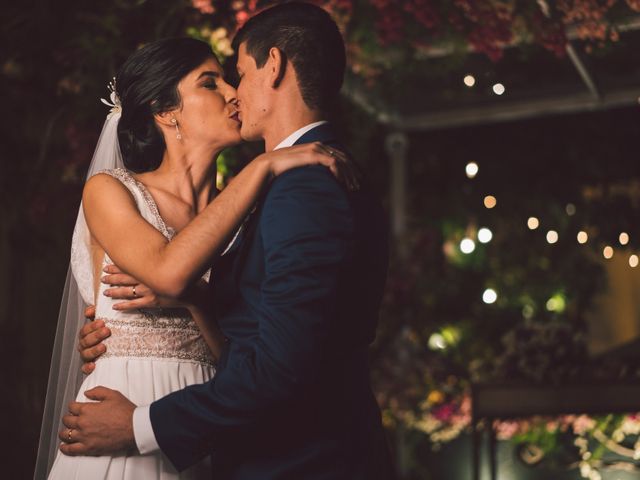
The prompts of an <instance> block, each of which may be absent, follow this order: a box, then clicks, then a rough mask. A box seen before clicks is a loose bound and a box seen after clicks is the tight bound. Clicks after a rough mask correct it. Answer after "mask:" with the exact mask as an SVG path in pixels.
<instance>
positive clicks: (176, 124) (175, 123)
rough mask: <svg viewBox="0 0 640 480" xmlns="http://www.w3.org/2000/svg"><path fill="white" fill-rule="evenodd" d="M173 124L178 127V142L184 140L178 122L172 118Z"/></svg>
mask: <svg viewBox="0 0 640 480" xmlns="http://www.w3.org/2000/svg"><path fill="white" fill-rule="evenodd" d="M171 123H173V124H174V125H175V126H176V138H177V139H178V140H182V134H181V133H180V129H179V128H178V121H177V120H176V119H175V118H172V119H171Z"/></svg>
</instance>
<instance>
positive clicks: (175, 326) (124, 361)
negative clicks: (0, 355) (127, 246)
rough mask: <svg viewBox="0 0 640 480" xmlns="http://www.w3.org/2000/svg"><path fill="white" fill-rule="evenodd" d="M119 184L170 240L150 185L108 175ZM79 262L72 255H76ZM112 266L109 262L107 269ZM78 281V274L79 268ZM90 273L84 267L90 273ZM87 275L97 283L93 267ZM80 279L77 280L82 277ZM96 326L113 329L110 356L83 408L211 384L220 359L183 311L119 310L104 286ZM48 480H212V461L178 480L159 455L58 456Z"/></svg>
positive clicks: (143, 400)
mask: <svg viewBox="0 0 640 480" xmlns="http://www.w3.org/2000/svg"><path fill="white" fill-rule="evenodd" d="M105 173H108V174H110V175H112V176H113V177H115V178H117V179H118V180H120V181H121V182H122V183H123V184H124V185H125V186H126V187H127V188H128V189H129V191H130V192H131V193H132V195H133V196H134V198H135V200H136V203H137V205H138V208H139V210H140V213H141V214H142V216H143V217H144V218H145V219H146V220H147V221H148V222H149V223H151V224H152V225H153V226H154V227H156V228H157V229H158V230H159V231H161V232H162V233H163V234H164V235H165V236H166V237H167V239H169V240H170V239H171V237H172V236H173V234H174V232H173V231H172V230H171V229H169V228H167V226H166V225H165V223H164V221H163V220H162V218H161V217H160V215H159V213H158V209H157V206H156V204H155V203H154V201H153V198H152V197H151V195H150V194H149V192H148V191H147V190H146V189H145V187H144V185H142V184H141V183H140V182H138V181H137V180H135V179H134V178H133V177H132V176H131V175H130V174H129V173H128V172H127V171H126V170H122V169H116V170H110V171H105ZM72 257H73V252H72ZM111 263H113V262H112V261H111V259H109V257H108V256H107V255H105V258H104V261H103V266H104V265H108V264H111ZM75 267H76V268H75V269H74V274H76V270H78V268H77V265H76V266H75ZM83 268H84V266H83ZM86 268H87V269H88V270H85V273H87V276H88V277H92V271H93V270H92V266H91V265H87V266H86ZM76 277H78V275H77V274H76ZM100 285H101V286H100V290H99V292H98V295H97V302H96V303H97V304H96V318H100V319H103V320H104V321H105V324H106V325H107V326H108V327H109V328H110V329H111V337H109V339H107V340H106V341H105V342H104V343H105V345H106V347H107V353H106V354H104V355H103V356H102V357H100V358H99V359H98V360H97V361H96V368H95V370H94V371H93V373H91V374H90V375H89V376H87V377H86V378H85V380H84V382H83V383H82V386H81V387H80V390H79V392H78V395H77V397H76V400H77V401H79V402H87V401H89V400H88V399H87V398H86V397H85V396H84V392H85V391H86V390H89V389H91V388H93V387H96V386H98V385H102V386H105V387H108V388H111V389H114V390H118V391H120V392H122V393H123V394H124V395H125V396H126V397H127V398H129V400H131V401H132V402H133V403H135V404H136V405H149V404H150V403H152V402H153V401H155V400H158V399H159V398H161V397H163V396H165V395H167V394H169V393H171V392H175V391H176V390H180V389H182V388H184V387H186V386H188V385H192V384H196V383H204V382H206V381H208V380H210V379H211V378H213V376H214V375H215V367H214V359H213V357H212V356H211V353H210V352H209V349H208V348H207V345H206V343H205V342H204V340H203V338H202V336H201V335H200V332H199V330H198V328H197V326H196V325H195V322H194V321H193V319H192V318H191V317H190V315H189V312H188V311H187V310H184V309H151V310H148V309H145V310H135V311H130V312H119V311H117V310H113V308H112V306H113V304H114V303H116V302H115V301H113V300H112V299H111V298H109V297H106V296H104V295H103V294H102V293H103V291H104V290H105V289H106V288H108V285H104V284H100ZM48 478H49V480H98V479H104V480H154V479H155V480H175V479H185V480H186V479H189V480H203V479H210V478H211V470H210V464H209V460H208V459H205V460H204V461H202V462H201V463H199V464H197V465H194V466H193V467H191V468H189V469H187V470H185V471H183V472H181V473H178V472H177V471H176V470H175V469H174V468H173V466H172V465H171V463H170V462H169V460H168V459H167V458H166V457H165V456H164V455H163V454H162V453H161V452H157V453H154V454H149V455H139V454H132V453H131V452H128V453H126V452H123V453H121V454H116V455H112V456H102V457H70V456H67V455H64V454H62V453H61V452H58V454H57V456H56V459H55V462H54V463H53V466H52V468H51V471H50V473H49V477H48Z"/></svg>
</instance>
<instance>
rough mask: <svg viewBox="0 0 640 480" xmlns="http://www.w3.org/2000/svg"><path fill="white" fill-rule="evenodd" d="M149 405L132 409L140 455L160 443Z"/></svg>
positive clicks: (299, 133)
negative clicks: (154, 428)
mask: <svg viewBox="0 0 640 480" xmlns="http://www.w3.org/2000/svg"><path fill="white" fill-rule="evenodd" d="M325 123H327V121H326V120H322V121H320V122H314V123H310V124H309V125H306V126H304V127H302V128H300V129H298V130H296V131H295V132H293V133H292V134H291V135H289V136H288V137H287V138H285V139H284V140H282V141H281V142H280V143H279V144H278V145H276V147H275V148H274V150H278V149H280V148H285V147H290V146H292V145H293V144H294V143H296V142H297V141H298V140H299V139H300V138H301V137H302V136H303V135H304V134H305V133H307V132H308V131H310V130H313V129H314V128H316V127H319V126H320V125H323V124H325ZM232 243H233V242H232ZM149 407H150V406H149V405H145V406H142V407H136V409H135V410H134V411H133V435H134V437H135V440H136V445H137V446H138V451H139V452H140V453H141V454H142V455H146V454H149V453H153V452H157V451H158V450H160V445H158V441H157V440H156V435H155V433H153V426H152V424H151V417H150V415H149V410H150V408H149Z"/></svg>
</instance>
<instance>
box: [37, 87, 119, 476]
mask: <svg viewBox="0 0 640 480" xmlns="http://www.w3.org/2000/svg"><path fill="white" fill-rule="evenodd" d="M109 89H110V91H111V96H110V100H111V101H110V102H109V101H107V100H105V99H101V100H102V102H103V103H104V104H106V105H108V106H110V107H112V108H111V111H110V113H109V115H108V116H107V119H106V120H105V122H104V126H103V127H102V132H101V134H100V138H99V139H98V144H97V146H96V149H95V152H94V154H93V158H92V160H91V165H90V166H89V171H88V173H87V179H89V178H90V177H91V176H93V175H95V174H96V173H98V172H100V171H102V170H106V169H113V168H124V163H123V161H122V154H121V152H120V146H119V144H118V122H119V120H120V116H121V111H122V109H121V106H120V101H119V99H118V96H117V94H116V90H115V80H114V81H113V82H112V83H110V84H109ZM89 239H90V237H89V230H88V228H87V223H86V221H85V218H84V213H83V210H82V203H81V204H80V208H79V210H78V217H77V219H76V224H75V228H74V231H73V239H72V241H71V260H70V261H69V269H68V271H67V279H66V282H65V286H64V291H63V294H62V302H61V305H60V313H59V315H58V326H57V328H56V337H55V342H54V345H53V353H52V356H51V366H50V371H49V383H48V386H47V396H46V400H45V406H44V413H43V417H42V427H41V430H40V443H39V445H38V457H37V460H36V465H35V472H34V480H42V479H45V478H46V477H47V475H48V472H49V471H50V470H51V466H52V465H53V461H54V459H55V457H56V453H57V449H58V445H59V444H60V441H59V440H58V431H59V430H60V429H61V428H62V423H61V422H62V416H63V415H64V414H65V413H66V411H67V405H68V404H69V402H71V401H72V400H73V399H75V397H76V395H77V393H78V389H79V388H80V385H81V383H82V380H83V374H82V371H81V370H80V367H81V366H82V361H81V359H80V354H79V352H78V350H77V348H76V344H77V339H78V332H79V330H80V328H81V327H82V326H83V325H84V322H85V318H84V309H85V308H86V306H87V305H89V304H93V303H94V301H95V300H94V282H93V268H92V263H91V250H90V244H89Z"/></svg>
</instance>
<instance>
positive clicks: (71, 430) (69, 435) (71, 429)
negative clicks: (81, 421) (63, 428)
mask: <svg viewBox="0 0 640 480" xmlns="http://www.w3.org/2000/svg"><path fill="white" fill-rule="evenodd" d="M71 432H73V428H70V429H69V431H68V432H67V440H69V441H71Z"/></svg>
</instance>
